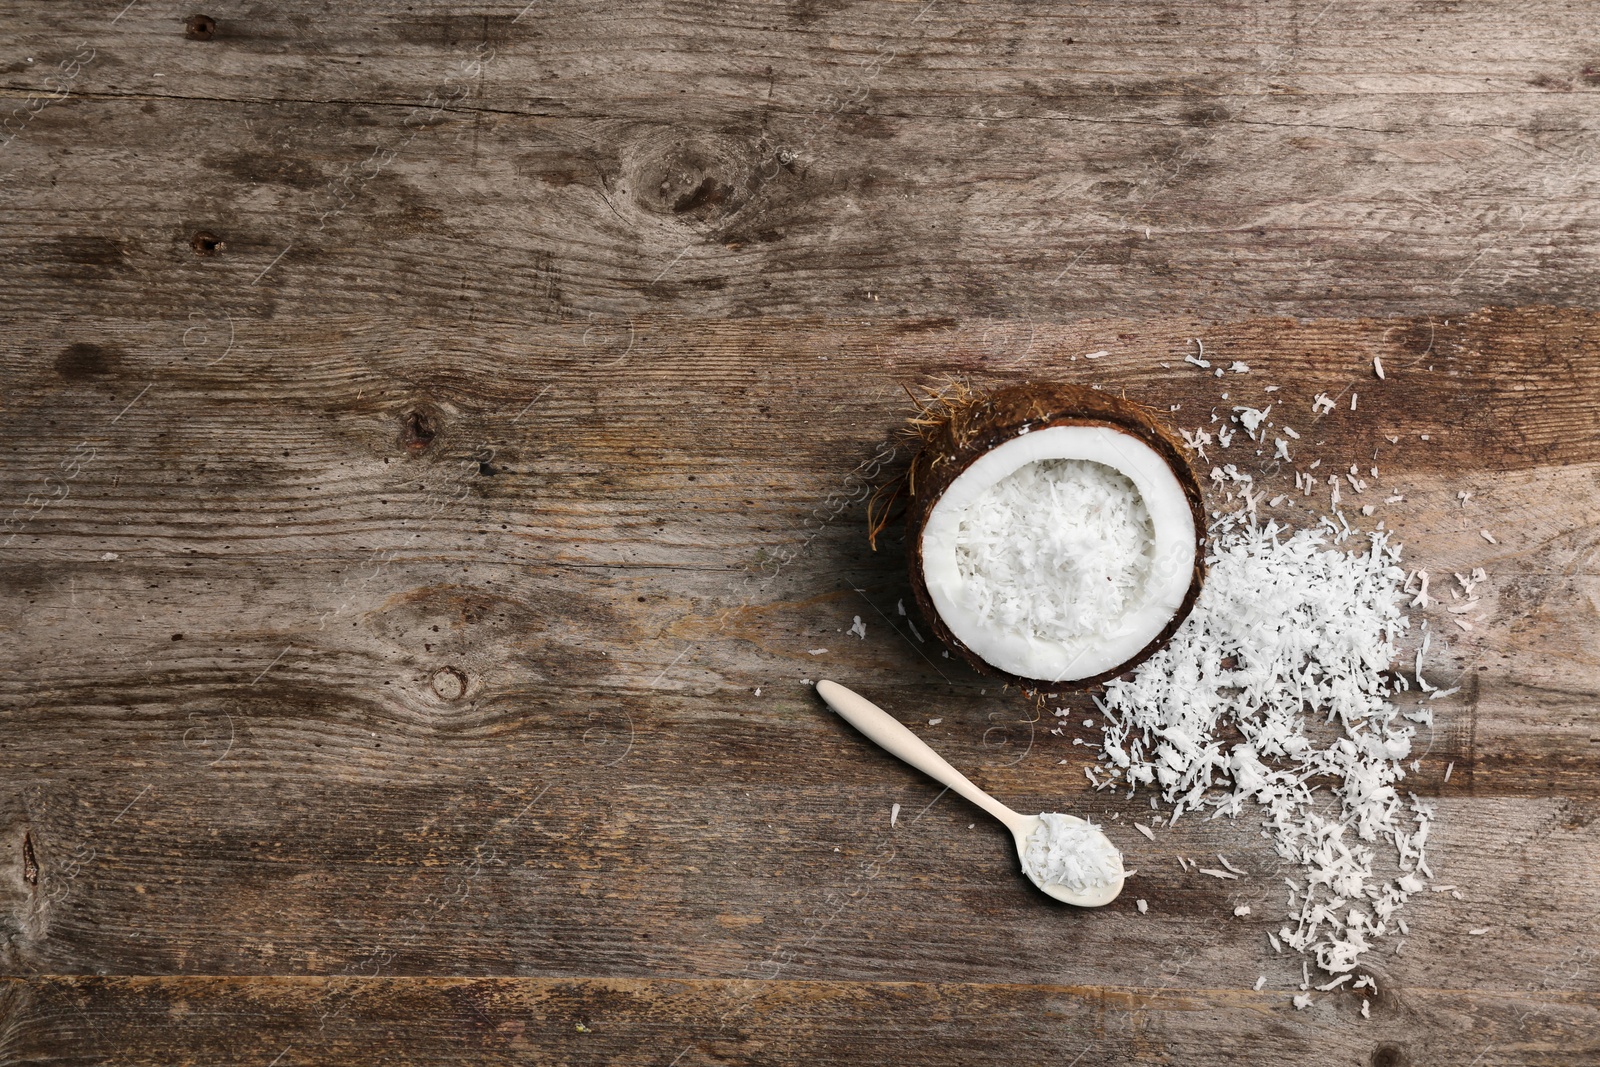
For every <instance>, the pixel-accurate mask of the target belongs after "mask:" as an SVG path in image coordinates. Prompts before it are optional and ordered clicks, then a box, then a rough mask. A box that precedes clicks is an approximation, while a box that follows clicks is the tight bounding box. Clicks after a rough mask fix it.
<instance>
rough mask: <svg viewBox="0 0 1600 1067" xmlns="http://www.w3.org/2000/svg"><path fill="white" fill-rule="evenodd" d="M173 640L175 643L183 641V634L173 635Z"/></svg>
mask: <svg viewBox="0 0 1600 1067" xmlns="http://www.w3.org/2000/svg"><path fill="white" fill-rule="evenodd" d="M172 639H173V640H174V641H182V640H183V635H182V634H173V635H172Z"/></svg>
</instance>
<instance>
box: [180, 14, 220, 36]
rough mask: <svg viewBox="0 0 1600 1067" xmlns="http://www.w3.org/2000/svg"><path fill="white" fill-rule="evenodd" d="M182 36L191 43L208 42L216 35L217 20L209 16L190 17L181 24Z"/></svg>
mask: <svg viewBox="0 0 1600 1067" xmlns="http://www.w3.org/2000/svg"><path fill="white" fill-rule="evenodd" d="M183 35H184V36H185V37H187V38H189V40H191V41H209V40H211V38H213V37H215V36H216V35H217V20H216V19H214V18H212V17H211V16H210V15H190V16H189V21H187V22H185V23H184V24H183Z"/></svg>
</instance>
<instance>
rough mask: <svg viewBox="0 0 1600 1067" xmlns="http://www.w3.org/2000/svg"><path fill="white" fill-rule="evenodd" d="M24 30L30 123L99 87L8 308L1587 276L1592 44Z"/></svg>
mask: <svg viewBox="0 0 1600 1067" xmlns="http://www.w3.org/2000/svg"><path fill="white" fill-rule="evenodd" d="M13 7H14V10H15V11H16V12H17V15H16V19H15V24H16V25H18V27H19V33H21V34H22V35H23V37H24V39H28V40H31V41H37V42H39V43H40V47H39V48H38V49H37V51H38V52H39V53H40V54H39V55H38V56H37V57H35V60H36V61H35V62H34V63H32V64H22V65H21V67H22V69H21V70H20V71H17V72H16V73H15V74H14V75H13V79H14V80H13V81H12V83H11V89H10V92H11V93H12V95H13V99H15V100H17V101H18V104H17V106H18V107H19V108H20V109H22V110H23V111H24V112H27V111H28V109H29V105H28V103H27V101H28V100H29V99H30V97H29V96H28V94H29V93H30V92H33V93H35V94H36V95H37V94H38V93H42V92H45V91H46V90H49V89H50V88H51V86H52V85H54V84H55V81H60V80H62V78H63V77H64V75H62V74H59V73H58V74H56V75H52V74H51V72H52V71H56V70H57V68H58V67H59V66H60V64H61V63H66V62H70V61H71V60H72V57H74V56H77V55H79V54H80V51H81V50H83V49H88V50H90V51H92V53H93V58H92V59H90V60H88V61H86V62H85V63H83V64H81V66H82V69H81V70H80V71H79V72H78V73H77V75H76V77H75V78H73V79H71V81H70V92H71V95H70V96H68V97H67V98H65V99H62V100H59V101H56V102H53V103H50V104H49V106H47V107H45V108H44V109H43V110H41V111H39V112H38V113H37V115H35V116H34V117H33V118H32V119H31V121H28V122H27V123H26V124H25V125H24V126H23V127H21V128H20V131H19V132H18V134H17V136H16V137H15V139H14V141H13V143H11V144H10V146H9V148H8V155H9V157H10V159H9V161H8V162H7V168H8V169H7V173H8V174H9V175H10V176H11V178H10V180H9V181H8V185H10V186H12V187H13V189H14V192H13V195H12V197H11V199H10V201H9V203H10V210H9V211H8V212H7V213H6V216H5V218H4V220H3V223H0V225H3V229H0V233H3V234H4V235H5V237H6V239H7V240H9V241H12V242H20V243H23V244H25V245H26V246H27V247H29V249H30V254H29V255H28V256H26V257H21V258H20V259H19V261H18V262H17V263H16V264H14V265H13V269H12V270H10V271H8V272H7V274H6V276H5V278H4V279H0V285H3V288H0V293H3V294H4V299H5V303H7V304H8V305H12V306H14V307H17V308H28V307H43V306H53V307H65V306H74V305H76V304H77V303H78V302H79V301H83V300H89V301H93V302H94V303H95V304H96V306H97V308H98V309H99V313H100V314H103V315H106V316H108V317H112V318H126V317H133V318H143V317H147V316H148V317H161V318H164V319H167V320H168V321H180V320H181V319H182V317H183V316H184V315H186V314H187V313H188V312H189V311H191V310H194V309H195V308H196V307H202V308H204V307H214V306H216V302H217V300H218V298H219V297H220V295H221V291H222V290H227V291H228V293H229V294H230V297H231V299H232V300H233V301H236V302H238V303H240V304H245V305H248V306H249V307H251V308H252V309H253V313H254V314H258V315H261V316H263V317H268V318H270V317H275V316H277V315H280V314H285V313H287V314H297V315H307V314H312V313H315V312H317V311H320V310H325V309H327V308H328V307H330V306H332V307H337V308H354V307H361V308H366V309H369V310H373V311H376V310H377V309H380V308H381V309H388V310H400V309H402V308H412V309H421V310H426V311H427V312H429V313H430V314H433V315H435V316H449V317H450V318H452V319H457V318H460V317H461V315H462V314H463V313H464V312H465V313H467V314H469V315H472V316H476V317H479V318H484V317H487V318H498V319H504V320H509V321H513V322H519V323H527V322H534V323H537V322H549V321H554V320H556V319H558V318H560V317H561V316H562V315H563V314H568V315H573V316H575V317H577V318H585V317H586V316H587V315H588V314H590V313H594V314H597V315H601V316H613V317H615V316H621V317H627V316H639V315H642V314H651V313H666V314H674V313H683V312H684V311H686V310H687V311H690V313H693V314H700V315H709V316H714V317H725V316H726V317H741V316H747V317H759V316H771V315H783V316H795V315H806V314H815V313H818V312H826V313H841V312H842V313H846V314H852V315H859V316H862V317H868V318H874V319H880V320H881V319H888V320H892V319H894V318H895V317H898V316H901V315H905V314H910V315H913V316H949V315H953V316H956V317H959V318H963V319H969V318H983V317H987V316H998V317H1007V316H1009V317H1031V318H1034V319H1038V320H1044V321H1054V320H1063V319H1073V318H1084V317H1090V316H1096V315H1104V314H1107V313H1111V314H1127V315H1136V316H1140V317H1144V316H1150V315H1160V314H1163V313H1166V312H1168V311H1170V310H1171V309H1172V307H1173V306H1174V303H1175V302H1176V303H1177V305H1178V306H1183V307H1190V308H1193V309H1196V310H1198V311H1199V312H1201V313H1204V314H1209V315H1215V316H1224V317H1236V316H1241V315H1249V314H1261V313H1271V314H1286V315H1293V316H1303V315H1306V314H1327V315H1345V316H1352V315H1364V314H1373V313H1379V314H1413V315H1420V314H1435V315H1446V316H1448V315H1454V314H1466V313H1468V312H1471V311H1474V310H1476V309H1478V308H1480V307H1482V306H1484V305H1495V304H1513V305H1523V304H1538V303H1565V304H1574V305H1579V306H1581V305H1583V304H1585V303H1587V302H1588V294H1589V292H1590V285H1589V282H1590V279H1592V277H1593V276H1594V274H1595V272H1596V269H1597V267H1600V262H1597V260H1596V259H1595V255H1596V253H1595V251H1594V249H1595V248H1596V247H1597V242H1596V241H1595V240H1594V237H1595V234H1594V232H1593V227H1594V226H1595V221H1594V219H1593V217H1592V213H1591V212H1589V211H1587V210H1586V207H1585V205H1586V204H1587V203H1589V202H1590V201H1591V200H1592V198H1593V196H1594V195H1595V193H1596V185H1595V183H1596V177H1595V173H1596V172H1595V168H1594V167H1593V166H1592V165H1591V164H1592V160H1593V159H1594V153H1595V150H1596V147H1597V143H1596V138H1597V136H1600V134H1597V132H1596V131H1595V130H1594V129H1593V127H1592V123H1590V122H1589V121H1588V117H1589V115H1590V113H1591V111H1592V103H1591V100H1592V94H1593V92H1594V91H1596V90H1597V89H1600V81H1597V79H1596V77H1595V76H1594V75H1593V74H1592V71H1591V73H1587V74H1586V73H1585V71H1589V70H1591V67H1592V64H1593V63H1594V57H1593V55H1592V54H1590V53H1589V52H1588V51H1586V50H1585V46H1584V44H1583V43H1582V42H1583V41H1584V40H1585V39H1586V38H1585V34H1586V32H1587V30H1588V24H1587V22H1586V21H1585V16H1584V13H1583V12H1582V11H1581V9H1578V8H1573V9H1571V10H1562V9H1559V8H1556V7H1554V6H1553V5H1536V6H1535V7H1533V8H1530V7H1529V6H1528V5H1526V4H1524V3H1519V2H1511V0H1507V2H1503V3H1498V4H1485V5H1472V6H1471V8H1470V10H1468V8H1467V7H1466V6H1456V7H1448V6H1447V7H1442V8H1440V9H1439V10H1437V11H1430V13H1429V15H1428V16H1427V18H1426V20H1425V23H1424V25H1422V26H1419V27H1418V31H1419V36H1420V40H1419V39H1417V38H1413V37H1411V36H1410V35H1408V34H1405V33H1402V32H1398V31H1397V29H1396V26H1395V23H1394V20H1393V17H1392V13H1391V11H1390V10H1389V8H1388V5H1383V4H1375V3H1362V4H1353V5H1340V6H1339V7H1338V8H1335V9H1331V10H1330V9H1328V8H1326V6H1325V5H1318V4H1304V5H1291V7H1290V10H1289V11H1287V12H1285V13H1283V14H1281V15H1280V14H1277V13H1272V14H1268V13H1267V12H1264V11H1262V10H1260V9H1257V8H1255V7H1252V6H1249V5H1233V4H1230V5H1215V6H1212V7H1210V8H1209V9H1208V11H1207V12H1206V14H1205V15H1203V16H1201V17H1198V18H1191V19H1189V20H1187V21H1186V20H1185V19H1184V18H1182V17H1181V16H1179V15H1177V14H1175V13H1173V12H1170V11H1167V10H1166V8H1165V7H1164V6H1163V5H1160V4H1138V5H1134V6H1133V10H1131V11H1129V10H1126V9H1125V6H1124V5H1115V6H1113V5H1084V6H1083V8H1082V9H1081V10H1075V11H1072V12H1060V13H1055V14H1054V15H1052V16H1041V14H1040V13H1039V12H1038V11H1037V10H1036V9H1035V8H1034V7H1033V6H1029V5H1021V4H1002V5H995V6H990V5H985V6H983V7H981V8H980V7H974V6H971V5H947V4H946V5H935V6H934V7H933V8H931V9H928V8H926V6H925V5H923V4H912V3H874V4H864V5H852V6H851V8H850V10H849V12H848V14H845V13H844V12H843V11H840V12H834V13H832V14H831V15H829V16H827V17H822V18H818V19H816V20H808V19H801V20H798V21H790V20H786V19H774V18H773V17H771V15H770V13H769V12H768V11H767V10H766V8H765V7H764V6H762V5H734V6H732V7H729V6H726V5H718V6H717V7H716V8H715V9H714V10H713V9H711V8H708V7H704V6H699V5H693V6H684V7H679V6H677V5H674V6H673V9H672V10H671V12H670V13H666V12H657V13H646V12H642V11H641V12H634V11H631V10H630V11H627V12H620V11H619V12H617V13H614V14H610V15H596V14H595V13H594V12H593V11H592V10H591V8H590V6H589V5H581V4H575V3H563V4H543V3H541V4H540V5H538V6H537V7H536V8H535V9H531V10H528V11H527V13H526V15H525V17H523V18H521V19H518V18H517V17H516V16H517V14H518V12H519V11H521V10H522V9H523V6H522V5H521V4H519V3H515V2H513V3H509V4H495V5H484V6H482V7H480V8H478V9H476V11H475V12H474V13H473V14H471V15H467V14H464V13H462V12H461V11H460V10H459V9H458V8H457V6H456V5H448V4H443V3H432V4H416V5H412V7H413V9H414V10H411V11H402V10H398V9H396V8H395V7H390V8H389V9H388V10H383V11H378V12H376V13H373V14H362V13H359V12H349V13H344V14H342V15H341V18H340V19H339V20H338V21H339V22H340V23H341V24H342V25H340V26H338V27H333V26H329V25H328V23H329V22H330V21H333V20H330V19H327V18H326V17H324V16H323V15H322V14H321V9H319V8H316V7H315V6H314V5H297V4H288V5H280V6H278V7H277V8H275V9H274V11H273V12H272V13H270V14H265V13H246V12H230V13H229V14H228V16H224V17H222V18H221V21H220V23H219V29H218V32H217V34H216V35H215V37H214V38H213V39H211V40H207V41H196V40H192V39H188V38H186V37H185V35H184V33H183V32H182V29H183V27H182V23H181V21H180V20H178V19H175V18H173V17H172V16H170V15H168V14H167V13H165V12H161V11H157V10H154V9H152V10H149V11H144V10H142V9H139V8H135V9H132V10H129V11H127V12H126V13H125V14H123V15H122V16H121V17H120V18H118V19H117V20H116V22H115V23H112V21H111V19H110V17H109V16H108V14H107V13H105V12H99V11H77V10H73V11H71V12H66V11H53V10H49V9H45V8H40V7H38V6H37V5H31V4H18V5H13ZM1530 12H1536V16H1534V15H1530ZM1419 17H1420V16H1419ZM597 19H598V20H600V21H603V23H604V24H605V26H606V32H604V33H603V34H596V33H595V32H594V25H595V20H597ZM1508 22H1516V23H1517V24H1519V25H1520V26H1523V27H1524V28H1525V32H1522V33H1518V34H1516V35H1508V34H1507V33H1505V32H1504V27H1505V26H1506V25H1507V24H1508ZM1424 41H1425V42H1426V44H1424V43H1422V42H1424ZM35 72H36V73H35ZM52 78H54V79H55V81H52ZM1375 116H1376V117H1375ZM135 154H137V156H138V158H139V159H140V160H141V165H139V166H131V167H130V166H128V165H127V161H128V160H129V159H130V158H131V157H132V156H134V155H135ZM68 161H70V164H68ZM63 165H70V167H71V169H72V174H73V178H72V180H70V181H68V182H65V183H62V182H57V183H56V184H54V185H51V184H49V183H45V182H31V181H26V180H23V176H26V175H29V174H34V173H40V172H47V173H48V172H53V171H54V170H55V169H57V168H58V167H60V166H63ZM85 189H93V190H95V195H94V196H93V197H92V198H90V197H85V196H84V195H82V190H85ZM174 190H183V192H182V194H181V195H179V196H175V195H174ZM202 231H204V232H208V233H212V234H214V235H215V236H216V237H217V238H219V239H220V240H221V241H222V250H221V251H220V253H218V254H216V255H212V256H205V257H197V256H196V255H195V254H194V253H193V252H192V250H191V240H192V239H193V237H194V235H195V234H197V233H199V232H202ZM1147 231H1148V235H1147ZM280 256H283V257H285V258H283V259H281V260H280V259H279V257H280ZM269 268H270V269H269ZM397 277H403V278H405V279H406V282H405V284H404V285H403V286H402V287H398V288H397V287H396V286H395V284H394V283H393V279H395V278H397ZM89 279H92V281H93V283H94V284H93V285H92V286H90V287H88V288H85V287H83V286H82V285H81V284H80V283H81V282H82V281H84V280H89ZM1178 294H1182V295H1178Z"/></svg>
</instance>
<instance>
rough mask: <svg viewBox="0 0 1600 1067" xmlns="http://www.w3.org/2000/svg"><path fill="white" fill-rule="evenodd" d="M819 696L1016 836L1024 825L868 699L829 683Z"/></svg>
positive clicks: (824, 683)
mask: <svg viewBox="0 0 1600 1067" xmlns="http://www.w3.org/2000/svg"><path fill="white" fill-rule="evenodd" d="M817 695H818V696H820V697H821V698H822V699H823V700H824V701H826V702H827V705H828V707H830V708H832V709H833V710H834V711H836V712H838V713H839V715H840V716H841V717H842V718H843V719H844V720H845V721H846V722H848V723H849V724H850V725H851V726H854V727H855V728H856V729H857V730H860V731H861V732H862V733H864V734H866V735H867V737H868V738H870V739H871V740H873V741H876V742H877V743H878V744H879V745H880V746H882V748H883V749H884V751H886V752H888V753H889V754H890V755H894V756H898V757H900V758H901V759H902V760H905V761H906V762H907V763H909V764H911V766H913V767H915V768H916V769H917V770H919V771H921V772H922V773H923V774H926V775H927V776H928V777H929V778H932V779H934V780H935V781H937V782H940V783H942V784H944V785H947V786H949V787H950V788H951V789H954V790H955V791H956V792H957V793H960V794H961V795H962V796H964V797H966V798H967V799H968V800H970V801H972V802H973V803H974V804H976V805H978V807H980V808H982V809H983V810H984V811H986V812H988V813H989V814H990V815H993V816H994V817H995V818H996V819H999V820H1000V821H1001V822H1003V823H1005V824H1006V827H1007V828H1008V829H1010V830H1011V831H1012V832H1013V833H1015V832H1016V831H1017V828H1018V827H1019V826H1021V825H1022V823H1023V821H1024V817H1023V816H1021V815H1018V814H1017V813H1016V812H1014V811H1012V810H1011V809H1010V808H1008V807H1006V806H1005V805H1004V804H1002V803H1000V802H999V801H998V800H996V799H995V798H994V797H992V796H990V795H989V794H988V793H985V792H984V791H983V790H981V789H979V788H978V787H977V786H975V785H973V784H972V783H971V782H969V781H968V780H967V776H966V775H964V774H962V773H961V772H960V771H958V770H956V769H955V768H954V767H952V766H950V764H948V763H946V762H945V759H944V757H943V756H941V755H939V753H937V752H935V751H934V750H933V749H931V748H929V747H928V746H927V745H926V744H925V743H924V742H923V740H922V739H921V738H920V737H918V736H917V735H916V734H914V733H912V732H911V731H910V730H907V729H906V728H905V727H904V726H901V725H900V723H899V721H898V720H896V719H895V718H893V717H892V716H890V714H889V713H888V712H886V711H884V710H883V709H882V708H880V707H878V706H877V705H876V704H874V703H872V701H870V700H868V699H867V698H866V697H864V696H862V695H861V694H859V693H855V692H852V691H851V690H849V689H846V688H845V687H844V686H842V685H840V684H839V683H838V682H830V681H826V680H824V681H820V682H818V683H817Z"/></svg>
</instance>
